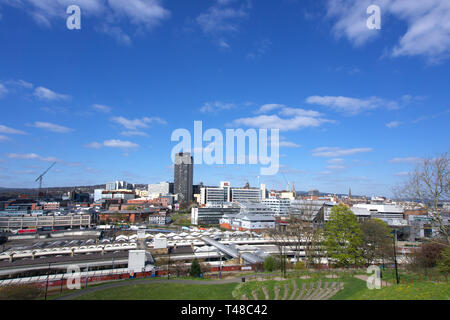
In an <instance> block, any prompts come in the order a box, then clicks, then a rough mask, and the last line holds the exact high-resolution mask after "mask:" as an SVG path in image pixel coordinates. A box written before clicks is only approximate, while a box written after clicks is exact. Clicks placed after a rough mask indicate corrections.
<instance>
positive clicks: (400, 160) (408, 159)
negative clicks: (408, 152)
mask: <svg viewBox="0 0 450 320" xmlns="http://www.w3.org/2000/svg"><path fill="white" fill-rule="evenodd" d="M421 161H423V159H422V158H418V157H405V158H393V159H391V160H389V162H390V163H420V162H421Z"/></svg>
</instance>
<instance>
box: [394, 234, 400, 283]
mask: <svg viewBox="0 0 450 320" xmlns="http://www.w3.org/2000/svg"><path fill="white" fill-rule="evenodd" d="M396 240H397V230H396V229H394V238H393V241H394V265H395V278H396V280H397V284H399V283H400V279H399V278H398V267H397V251H396V248H395V242H396Z"/></svg>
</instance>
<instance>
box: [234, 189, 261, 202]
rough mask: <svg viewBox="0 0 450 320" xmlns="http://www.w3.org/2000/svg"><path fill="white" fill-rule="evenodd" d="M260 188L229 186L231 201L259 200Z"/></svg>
mask: <svg viewBox="0 0 450 320" xmlns="http://www.w3.org/2000/svg"><path fill="white" fill-rule="evenodd" d="M261 199H262V195H261V189H256V188H253V189H246V188H231V201H233V202H242V201H250V202H261Z"/></svg>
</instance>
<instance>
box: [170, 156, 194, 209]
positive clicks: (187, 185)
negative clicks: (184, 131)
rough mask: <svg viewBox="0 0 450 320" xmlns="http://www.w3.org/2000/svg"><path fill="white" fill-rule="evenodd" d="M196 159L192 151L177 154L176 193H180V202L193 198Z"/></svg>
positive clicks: (175, 171) (175, 170)
mask: <svg viewBox="0 0 450 320" xmlns="http://www.w3.org/2000/svg"><path fill="white" fill-rule="evenodd" d="M193 180H194V160H193V157H192V156H191V154H190V153H188V152H187V153H186V152H185V153H182V152H181V153H177V154H175V165H174V191H173V192H174V193H175V194H179V195H180V198H179V199H178V200H179V202H185V203H186V202H189V201H191V200H193V197H194V194H193Z"/></svg>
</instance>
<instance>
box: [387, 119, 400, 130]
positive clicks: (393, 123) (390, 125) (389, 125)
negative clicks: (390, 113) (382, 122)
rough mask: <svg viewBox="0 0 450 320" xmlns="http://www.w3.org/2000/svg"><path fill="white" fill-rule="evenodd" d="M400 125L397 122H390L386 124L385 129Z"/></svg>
mask: <svg viewBox="0 0 450 320" xmlns="http://www.w3.org/2000/svg"><path fill="white" fill-rule="evenodd" d="M400 124H401V122H399V121H391V122H389V123H386V127H388V128H397V127H398V126H399V125H400Z"/></svg>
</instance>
